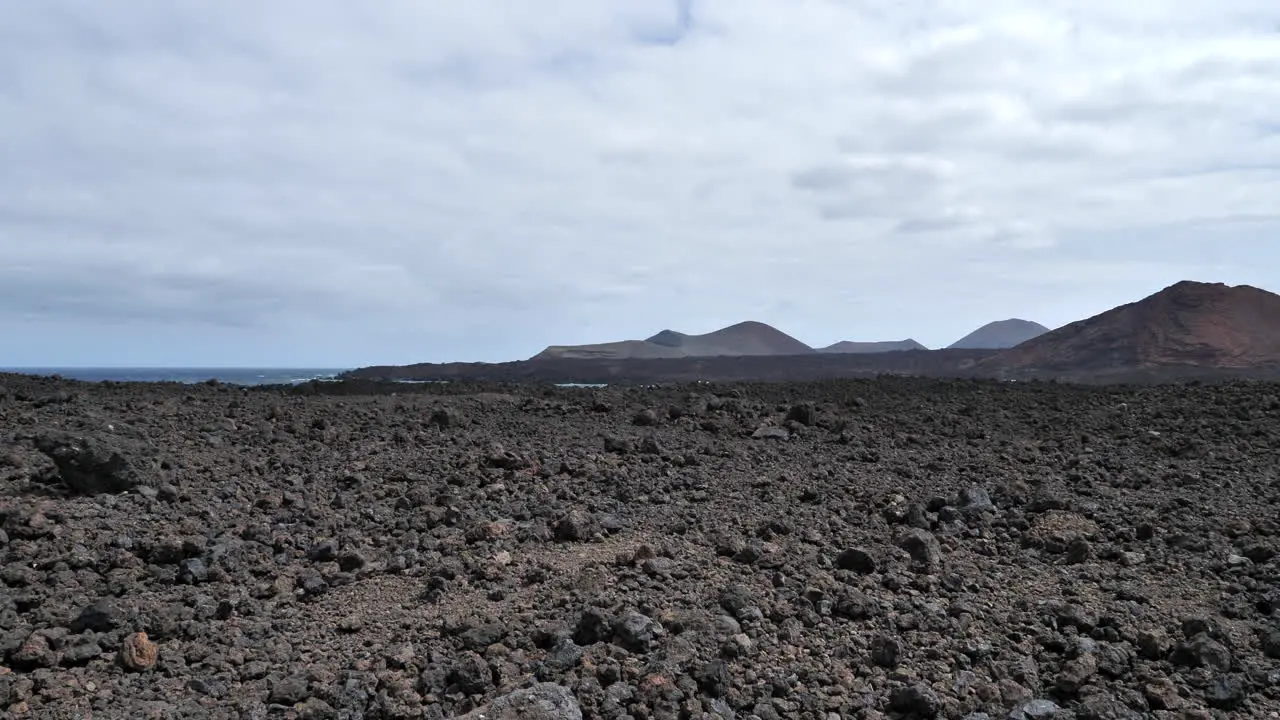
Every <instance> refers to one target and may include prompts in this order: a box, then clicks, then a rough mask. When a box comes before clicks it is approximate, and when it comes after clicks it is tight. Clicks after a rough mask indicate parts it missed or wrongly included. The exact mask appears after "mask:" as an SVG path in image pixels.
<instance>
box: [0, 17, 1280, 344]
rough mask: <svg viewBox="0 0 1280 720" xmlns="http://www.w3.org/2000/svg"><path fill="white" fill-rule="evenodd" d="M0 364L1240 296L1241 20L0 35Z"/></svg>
mask: <svg viewBox="0 0 1280 720" xmlns="http://www.w3.org/2000/svg"><path fill="white" fill-rule="evenodd" d="M0 68H3V70H2V71H0V337H3V341H0V366H4V365H106V364H127V365H301V366H334V367H348V366H356V365H363V364H372V363H379V364H380V363H407V362H414V361H444V360H508V359H518V358H524V357H528V356H530V355H533V354H534V353H536V352H538V351H539V350H541V349H542V348H543V347H544V346H546V345H549V344H571V343H584V342H599V341H609V340H620V339H627V338H639V337H646V336H648V335H650V334H653V333H655V332H657V331H658V330H661V329H663V328H667V327H670V328H674V329H677V330H681V331H684V332H690V333H701V332H707V331H710V330H714V329H716V328H718V327H722V326H725V325H729V324H732V323H735V322H738V321H741V320H759V321H763V322H767V323H770V324H772V325H774V326H776V327H778V328H779V329H781V330H783V331H785V332H788V333H790V334H792V335H794V336H796V337H797V338H799V339H801V340H803V341H805V342H808V343H810V344H812V345H826V344H829V343H832V342H835V341H837V340H889V339H901V338H905V337H913V338H915V339H917V340H919V341H921V342H923V343H925V344H926V345H930V346H940V345H946V344H948V343H950V342H952V341H954V340H956V339H958V338H959V337H961V336H963V335H964V334H966V333H967V332H969V331H970V330H972V329H974V328H975V327H977V326H979V325H982V324H984V323H986V322H988V321H991V320H997V319H1003V318H1008V317H1022V318H1027V319H1031V320H1036V321H1039V322H1041V323H1044V324H1046V325H1049V326H1052V327H1056V326H1059V325H1062V324H1065V323H1067V322H1070V321H1072V320H1076V319H1079V318H1081V317H1086V316H1089V315H1092V314H1096V313H1098V312H1101V311H1103V310H1106V309H1108V308H1110V307H1112V306H1114V305H1117V304H1120V303H1123V302H1128V301H1131V300H1136V299H1138V298H1140V297H1142V296H1145V295H1147V294H1150V293H1151V292H1154V291H1157V290H1159V289H1160V288H1162V287H1164V286H1166V285H1169V284H1172V283H1174V282H1177V281H1178V280H1182V279H1196V280H1206V281H1222V282H1229V283H1232V284H1236V283H1248V284H1253V285H1258V286H1261V287H1264V288H1267V289H1270V290H1280V232H1278V231H1280V182H1278V181H1280V4H1277V3H1275V2H1274V0H1221V1H1220V2H1215V3H1209V2H1187V1H1186V0H1129V1H1128V2H1101V1H1100V0H1041V1H1040V2H1035V3H1030V2H1024V1H1023V0H1018V1H1017V2H1014V1H1012V0H1008V1H1006V0H954V1H947V0H937V1H933V2H930V1H926V0H902V1H900V2H871V1H869V0H868V1H864V2H838V1H836V0H787V1H784V0H686V1H685V2H665V1H662V0H608V1H602V0H538V1H537V2H512V1H511V0H466V2H436V1H435V0H412V1H410V0H380V1H379V2H370V3H355V2H347V1H346V0H272V1H271V2H248V1H247V0H220V2H217V3H196V2H182V1H175V0H112V1H105V0H82V1H79V2H74V1H70V0H39V1H38V2H34V1H33V2H26V1H23V2H17V1H14V2H3V3H0Z"/></svg>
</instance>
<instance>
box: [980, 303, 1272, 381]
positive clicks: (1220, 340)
mask: <svg viewBox="0 0 1280 720" xmlns="http://www.w3.org/2000/svg"><path fill="white" fill-rule="evenodd" d="M1180 366H1181V367H1197V368H1206V369H1208V368H1213V369H1235V370H1240V369H1255V368H1266V367H1271V366H1280V295H1276V294H1274V293H1270V292H1267V291H1265V290H1260V289H1258V288H1255V287H1251V286H1248V285H1239V286H1235V287H1231V286H1228V285H1224V284H1222V283H1201V282H1192V281H1189V280H1188V281H1183V282H1179V283H1177V284H1175V285H1171V286H1169V287H1167V288H1165V289H1163V290H1161V291H1159V292H1157V293H1155V294H1153V295H1150V296H1148V297H1146V298H1143V299H1142V300H1139V301H1137V302H1133V303H1129V304H1127V305H1121V306H1120V307H1117V308H1114V309H1111V310H1108V311H1106V312H1104V313H1101V314H1099V315H1095V316H1093V317H1091V318H1087V319H1085V320H1079V321H1076V322H1073V323H1071V324H1070V325H1066V326H1064V327H1062V328H1059V329H1057V330H1053V331H1051V332H1047V333H1045V334H1043V335H1040V336H1038V337H1036V338H1033V339H1031V340H1028V341H1027V342H1024V343H1022V344H1021V345H1019V346H1017V347H1015V348H1011V349H1008V350H1004V351H1002V352H1000V353H997V354H996V355H994V356H992V357H989V358H987V359H985V360H983V361H981V362H980V363H978V368H979V369H982V370H1051V371H1063V372H1075V373H1090V372H1094V373H1096V372H1106V371H1118V370H1131V369H1142V368H1170V367H1180Z"/></svg>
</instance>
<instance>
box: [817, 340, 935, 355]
mask: <svg viewBox="0 0 1280 720" xmlns="http://www.w3.org/2000/svg"><path fill="white" fill-rule="evenodd" d="M928 349H929V348H927V347H925V346H924V345H921V344H920V343H918V342H916V341H915V340H912V339H910V338H907V339H906V340H883V341H880V342H856V341H853V340H842V341H840V342H838V343H835V344H833V345H828V346H826V347H824V348H819V349H818V352H820V353H843V354H849V355H863V354H869V353H883V352H901V351H903V350H928Z"/></svg>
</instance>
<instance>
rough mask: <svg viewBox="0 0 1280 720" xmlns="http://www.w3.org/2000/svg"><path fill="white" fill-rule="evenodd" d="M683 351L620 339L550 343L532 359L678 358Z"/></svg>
mask: <svg viewBox="0 0 1280 720" xmlns="http://www.w3.org/2000/svg"><path fill="white" fill-rule="evenodd" d="M685 356H686V355H685V353H684V351H682V350H680V349H678V348H673V347H669V346H664V345H655V344H653V343H650V342H647V341H644V340H622V341H620V342H610V343H596V344H593V345H552V346H550V347H548V348H546V349H545V350H543V351H542V352H540V353H538V354H537V355H534V356H533V358H531V359H533V360H549V359H552V358H575V359H589V358H599V359H603V360H625V359H633V358H634V359H643V358H678V357H685Z"/></svg>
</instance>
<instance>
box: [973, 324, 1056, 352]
mask: <svg viewBox="0 0 1280 720" xmlns="http://www.w3.org/2000/svg"><path fill="white" fill-rule="evenodd" d="M1047 332H1049V328H1047V327H1045V326H1043V325H1041V324H1040V323H1038V322H1031V321H1030V320H1019V319H1018V318H1010V319H1009V320H997V321H996V322H993V323H987V324H986V325H983V326H982V327H980V328H978V329H977V330H974V331H973V332H971V333H969V334H968V335H965V336H964V337H962V338H960V339H959V340H957V341H955V342H954V343H951V345H949V346H948V347H949V348H951V349H952V350H1000V349H1004V348H1011V347H1014V346H1017V345H1021V344H1022V343H1024V342H1026V341H1028V340H1030V339H1031V338H1034V337H1038V336H1040V335H1043V334H1045V333H1047Z"/></svg>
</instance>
